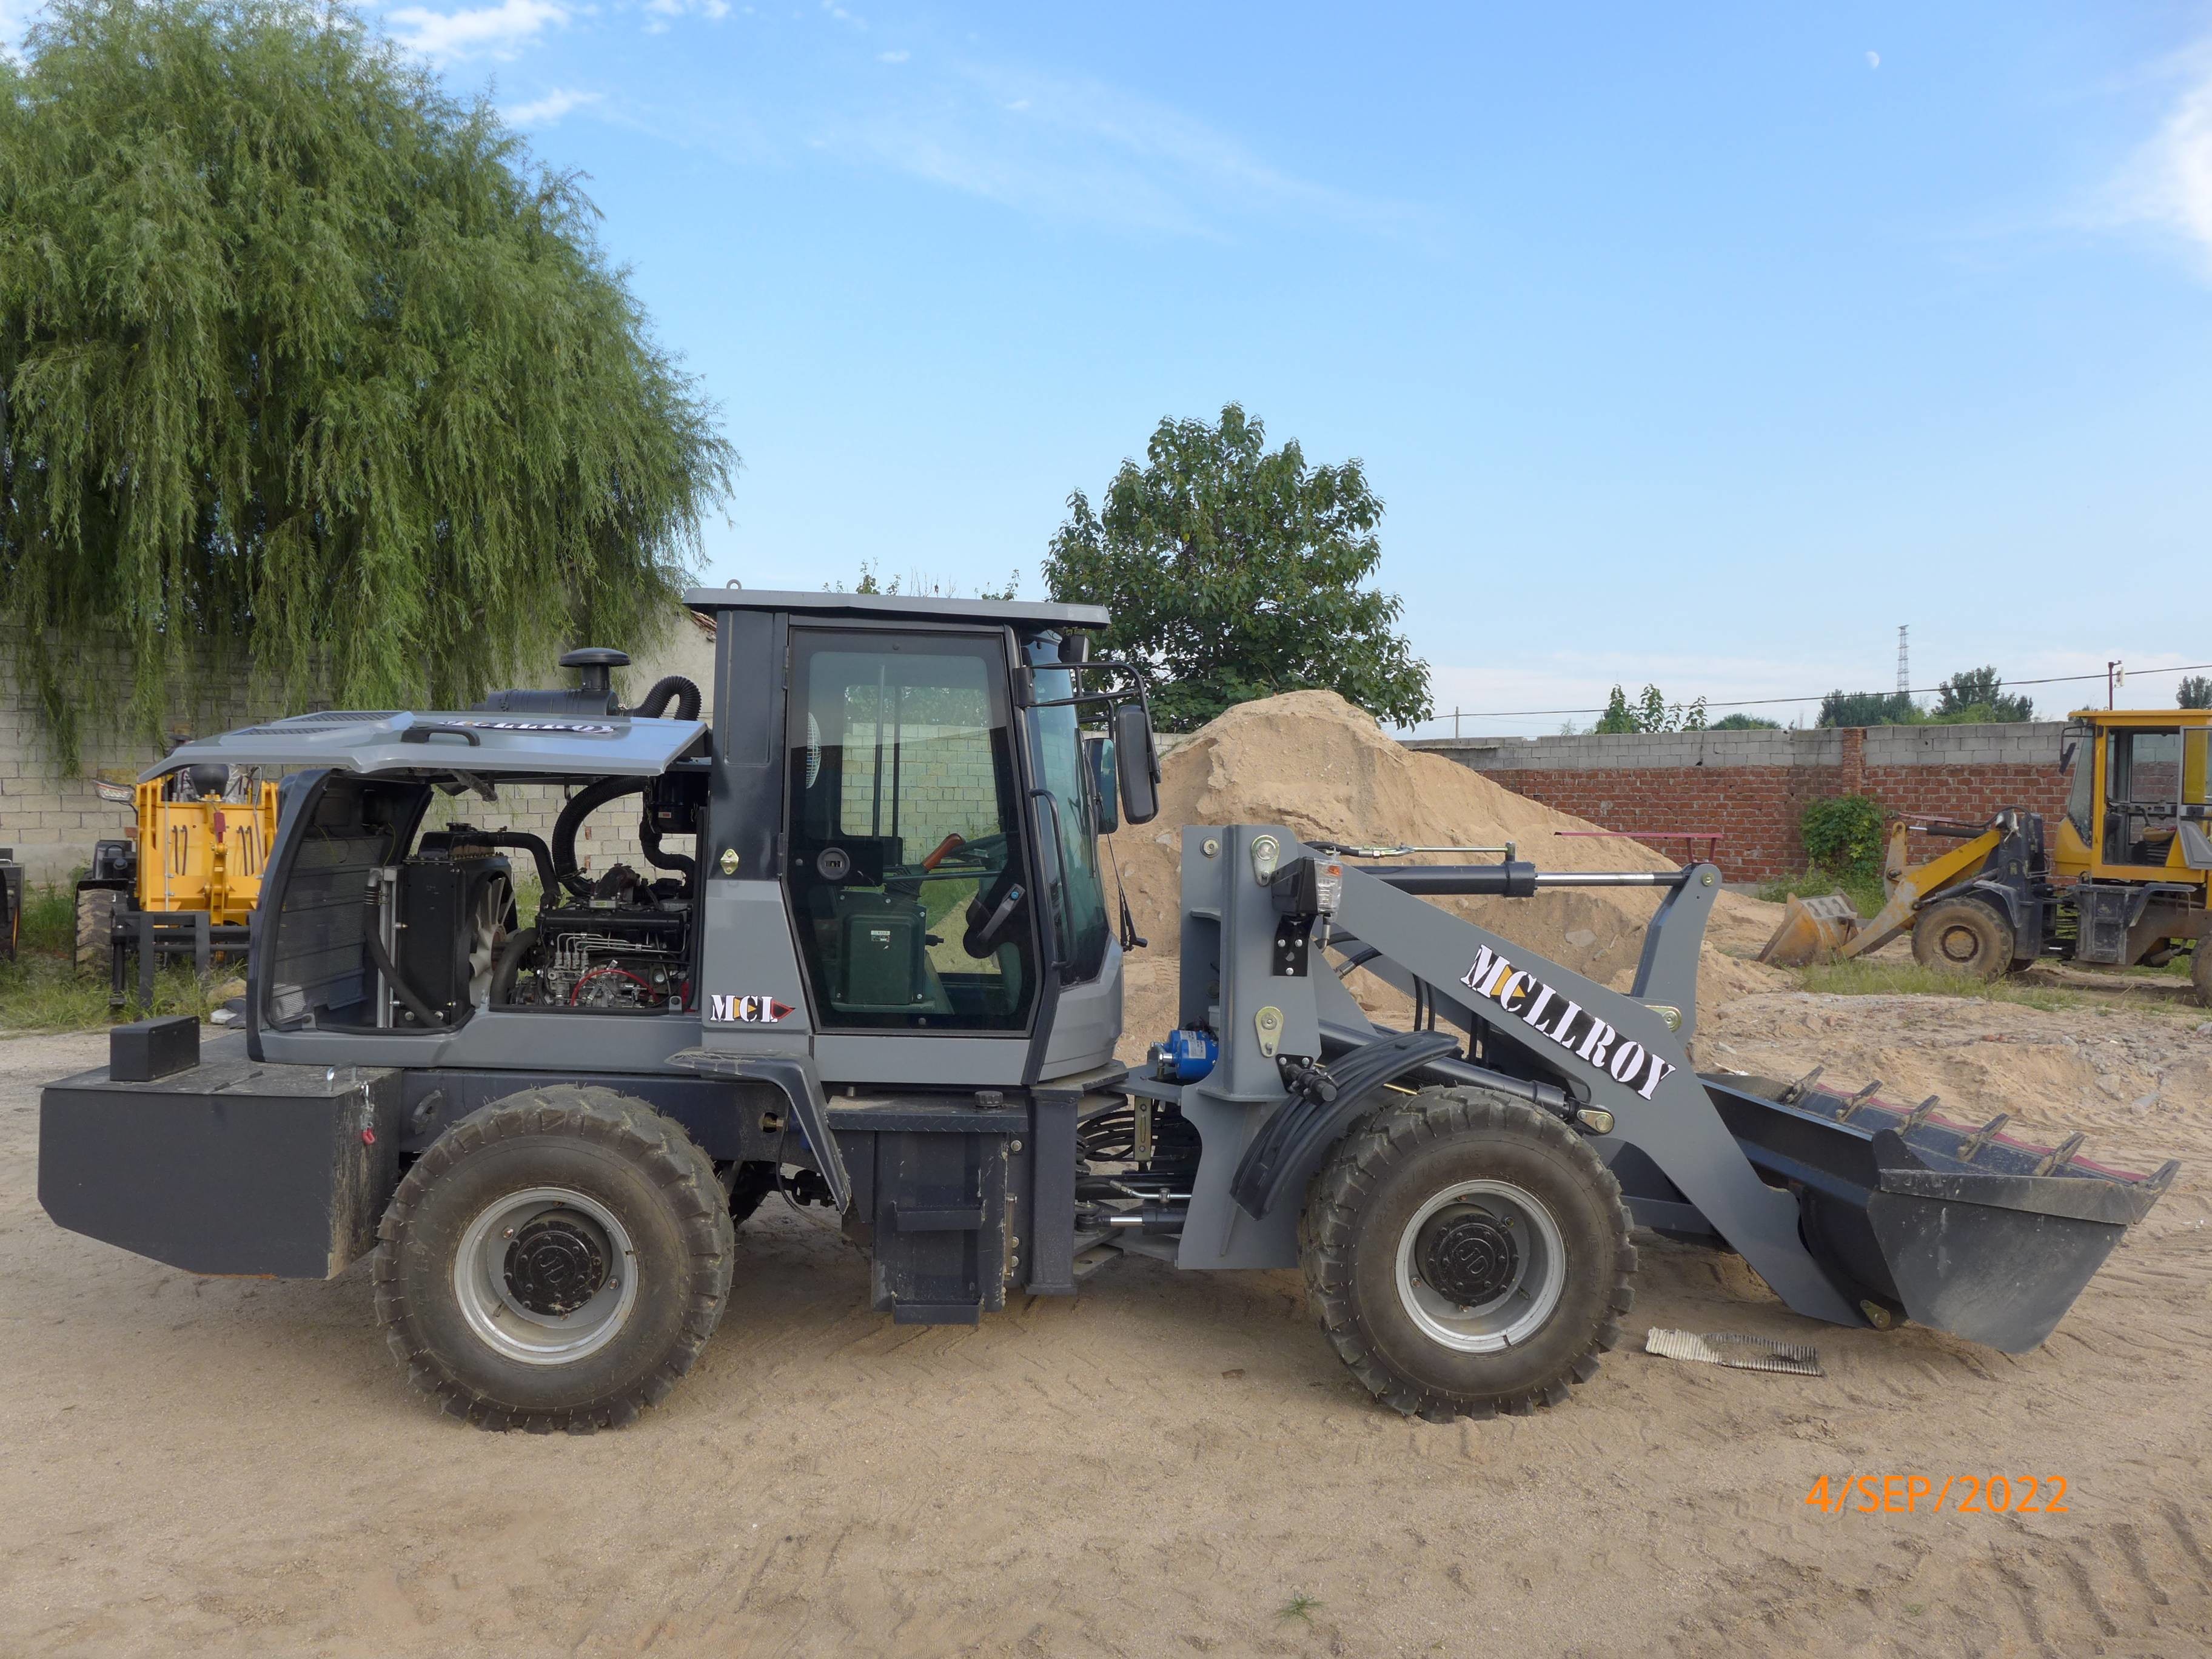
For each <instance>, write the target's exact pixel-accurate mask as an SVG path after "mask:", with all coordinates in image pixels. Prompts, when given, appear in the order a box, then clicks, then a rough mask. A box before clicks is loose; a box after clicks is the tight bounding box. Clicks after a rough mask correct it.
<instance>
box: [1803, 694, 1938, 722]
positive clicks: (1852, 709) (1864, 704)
mask: <svg viewBox="0 0 2212 1659" xmlns="http://www.w3.org/2000/svg"><path fill="white" fill-rule="evenodd" d="M1925 718H1926V716H1924V715H1923V714H1921V712H1920V710H1919V708H1918V707H1917V706H1916V705H1915V704H1914V702H1913V701H1912V699H1911V697H1910V696H1907V695H1906V694H1905V693H1904V692H1902V691H1831V692H1829V693H1828V695H1827V696H1825V697H1823V698H1821V699H1820V720H1819V721H1818V724H1820V725H1821V726H1911V725H1914V724H1916V723H1917V722H1918V721H1920V720H1923V719H1925Z"/></svg>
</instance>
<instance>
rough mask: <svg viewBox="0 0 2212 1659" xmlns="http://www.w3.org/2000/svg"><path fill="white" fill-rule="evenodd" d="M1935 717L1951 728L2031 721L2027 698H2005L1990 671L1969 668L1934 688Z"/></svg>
mask: <svg viewBox="0 0 2212 1659" xmlns="http://www.w3.org/2000/svg"><path fill="white" fill-rule="evenodd" d="M1935 718H1936V720H1942V721H1947V722H1948V723H1950V724H1953V725H1964V724H1966V723H1969V722H1972V723H1976V724H1984V723H1988V722H1992V721H2001V722H2009V721H2013V720H2033V719H2034V718H2035V703H2034V701H2033V699H2032V698H2028V697H2017V696H2015V697H2008V696H2006V695H2005V690H2004V682H2003V681H2002V680H2001V679H1999V678H1997V671H1996V669H1994V668H1969V669H1967V670H1966V671H1965V672H1964V673H1961V674H1954V675H1952V676H1951V678H1949V679H1948V680H1945V681H1944V682H1943V683H1942V684H1941V685H1939V686H1937V687H1936V710H1935Z"/></svg>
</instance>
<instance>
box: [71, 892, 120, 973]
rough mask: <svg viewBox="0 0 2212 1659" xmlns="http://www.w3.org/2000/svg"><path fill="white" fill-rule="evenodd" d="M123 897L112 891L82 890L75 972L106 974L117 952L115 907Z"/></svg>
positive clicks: (78, 901) (77, 899)
mask: <svg viewBox="0 0 2212 1659" xmlns="http://www.w3.org/2000/svg"><path fill="white" fill-rule="evenodd" d="M122 896H123V895H122V894H120V893H118V892H117V891H116V890H114V889H113V888H112V887H81V888H79V889H78V890H77V895H76V970H77V972H79V973H80V974H104V973H106V972H107V971H108V970H109V967H110V965H111V963H112V958H113V953H114V950H115V945H114V942H113V941H114V933H115V906H116V903H117V902H118V900H120V899H121V898H122Z"/></svg>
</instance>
